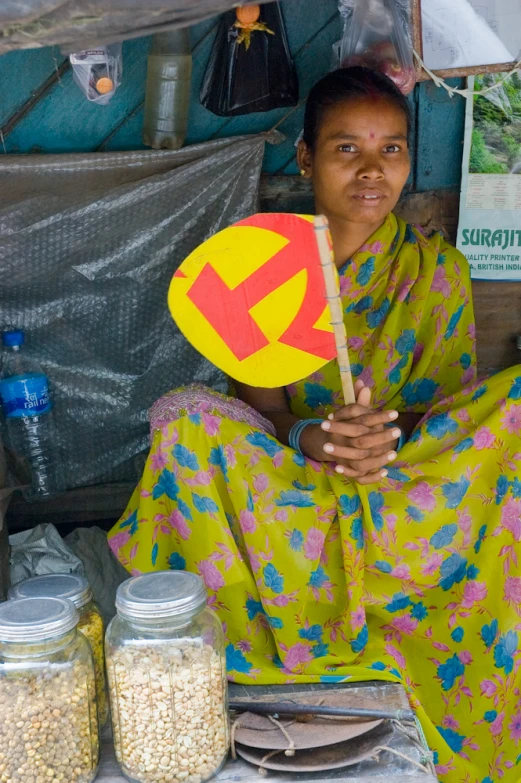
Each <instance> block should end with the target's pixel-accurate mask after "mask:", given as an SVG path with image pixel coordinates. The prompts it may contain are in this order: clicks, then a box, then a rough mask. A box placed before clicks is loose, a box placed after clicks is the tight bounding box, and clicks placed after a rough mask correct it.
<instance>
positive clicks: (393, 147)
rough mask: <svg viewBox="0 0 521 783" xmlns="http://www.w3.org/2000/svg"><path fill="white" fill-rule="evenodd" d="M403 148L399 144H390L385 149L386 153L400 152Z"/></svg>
mask: <svg viewBox="0 0 521 783" xmlns="http://www.w3.org/2000/svg"><path fill="white" fill-rule="evenodd" d="M400 150H401V147H399V146H398V144H388V145H387V147H386V148H385V151H386V152H400Z"/></svg>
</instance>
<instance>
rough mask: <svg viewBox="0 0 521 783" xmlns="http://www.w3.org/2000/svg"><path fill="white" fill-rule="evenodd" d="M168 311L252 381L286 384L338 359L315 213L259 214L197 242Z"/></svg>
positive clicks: (176, 280)
mask: <svg viewBox="0 0 521 783" xmlns="http://www.w3.org/2000/svg"><path fill="white" fill-rule="evenodd" d="M168 303H169V307H170V312H171V314H172V317H173V318H174V320H175V322H176V324H177V326H178V327H179V329H180V330H181V332H182V333H183V334H184V336H185V337H186V339H187V340H188V341H189V342H190V343H191V344H192V345H193V346H194V347H195V348H196V349H197V350H198V351H199V352H200V353H201V354H203V356H205V357H206V358H207V359H209V361H211V362H212V363H213V364H215V365H216V366H217V367H219V368H220V369H221V370H223V371H224V372H225V373H226V374H227V375H229V376H230V377H231V378H234V379H235V380H238V381H242V382H243V383H247V384H249V385H250V386H265V387H269V388H271V387H277V386H286V385H287V384H289V383H293V382H295V381H297V380H300V379H301V378H305V377H307V376H308V375H310V374H311V373H313V372H315V371H316V370H319V369H320V368H321V367H322V366H323V365H324V364H326V363H327V362H329V361H331V360H332V359H334V358H335V357H336V349H335V341H334V336H333V330H332V327H331V325H330V321H331V317H330V314H329V307H328V305H327V301H326V299H325V288H324V279H323V275H322V270H321V267H320V258H319V254H318V248H317V244H316V240H315V235H314V230H313V218H312V217H308V216H302V215H291V214H283V213H281V214H278V213H276V214H259V215H254V216H253V217H250V218H247V219H246V220H242V221H240V222H239V223H236V224H235V225H233V226H230V227H229V228H226V229H224V230H223V231H220V232H219V233H218V234H216V235H215V236H213V237H211V238H210V239H208V240H207V241H206V242H204V243H203V244H202V245H200V246H199V247H198V248H197V249H196V250H194V252H193V253H191V255H190V256H189V257H188V258H187V259H186V260H185V261H184V262H183V263H182V264H181V266H180V267H179V269H178V270H177V272H176V273H175V275H174V277H173V279H172V283H171V285H170V291H169V295H168Z"/></svg>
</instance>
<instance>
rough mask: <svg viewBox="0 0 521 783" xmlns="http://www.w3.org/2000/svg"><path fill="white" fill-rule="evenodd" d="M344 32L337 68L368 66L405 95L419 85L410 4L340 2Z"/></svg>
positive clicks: (380, 0)
mask: <svg viewBox="0 0 521 783" xmlns="http://www.w3.org/2000/svg"><path fill="white" fill-rule="evenodd" d="M338 9H339V11H340V14H341V15H342V17H343V19H344V32H343V35H342V40H341V41H340V44H339V45H338V44H336V47H337V51H338V55H337V57H338V60H337V67H341V68H344V67H346V66H350V65H365V66H367V67H368V68H374V69H375V70H376V71H381V72H382V73H385V75H386V76H388V77H389V78H390V79H392V80H393V82H394V83H395V84H396V86H397V87H398V88H399V89H400V90H401V92H402V93H403V94H404V95H408V94H409V93H410V92H412V90H413V88H414V85H415V83H416V75H415V71H414V61H413V53H412V42H411V34H410V21H409V0H339V6H338Z"/></svg>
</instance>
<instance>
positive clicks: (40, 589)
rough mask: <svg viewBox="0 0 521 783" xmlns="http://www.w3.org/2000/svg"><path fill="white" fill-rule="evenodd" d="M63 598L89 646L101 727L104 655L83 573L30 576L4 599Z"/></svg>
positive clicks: (105, 704)
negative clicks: (75, 614) (77, 617)
mask: <svg viewBox="0 0 521 783" xmlns="http://www.w3.org/2000/svg"><path fill="white" fill-rule="evenodd" d="M42 596H46V597H50V598H65V599H66V600H68V601H72V603H73V604H74V606H75V607H76V609H77V610H78V612H79V615H80V620H79V623H78V631H81V633H82V634H83V635H84V636H85V638H86V639H87V641H88V642H89V644H90V646H91V648H92V655H93V658H94V672H95V674H96V697H97V701H98V718H99V722H100V726H101V727H103V726H104V725H105V724H106V722H107V720H108V717H109V701H108V698H107V685H106V682H105V656H104V635H105V633H104V632H105V629H104V627H103V618H102V616H101V612H100V610H99V608H98V605H97V604H96V603H95V602H94V600H93V598H92V590H91V588H90V585H89V583H88V582H87V580H86V579H85V577H84V576H78V575H77V574H45V575H44V576H32V577H30V578H29V579H25V580H24V581H23V582H18V583H17V584H15V585H13V587H11V589H10V590H9V593H8V596H7V597H8V598H9V599H11V598H41V597H42Z"/></svg>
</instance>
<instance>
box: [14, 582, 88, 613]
mask: <svg viewBox="0 0 521 783" xmlns="http://www.w3.org/2000/svg"><path fill="white" fill-rule="evenodd" d="M7 597H8V599H12V598H17V599H18V598H65V599H66V600H67V601H72V603H73V604H74V606H75V607H76V609H81V607H82V606H85V604H88V603H89V601H92V590H91V589H90V585H89V583H88V582H87V580H86V579H85V577H84V576H78V575H77V574H45V575H43V576H31V577H30V578H29V579H24V580H23V582H18V583H17V584H15V585H13V587H11V589H10V590H9V592H8V594H7Z"/></svg>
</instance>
